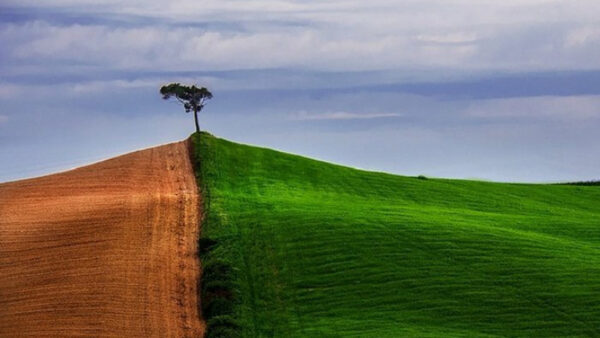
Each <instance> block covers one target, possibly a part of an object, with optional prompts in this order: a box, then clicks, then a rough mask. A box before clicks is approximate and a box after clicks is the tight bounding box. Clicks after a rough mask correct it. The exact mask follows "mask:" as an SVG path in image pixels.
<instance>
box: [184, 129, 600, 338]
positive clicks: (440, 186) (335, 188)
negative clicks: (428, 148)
mask: <svg viewBox="0 0 600 338" xmlns="http://www.w3.org/2000/svg"><path fill="white" fill-rule="evenodd" d="M193 138H194V141H195V143H196V156H197V160H198V161H199V166H198V167H199V168H200V170H199V171H200V172H199V175H201V177H202V182H203V183H204V184H205V186H204V189H205V191H206V192H207V193H208V194H209V195H210V196H209V198H210V201H209V203H210V205H209V215H208V216H207V221H206V223H205V224H204V228H203V235H204V236H207V237H210V238H212V239H216V240H218V241H219V245H218V246H217V247H216V249H215V250H214V255H215V256H218V257H220V258H222V259H225V260H226V261H227V262H228V264H230V265H231V266H232V267H233V269H234V271H235V275H234V276H235V277H234V285H235V289H236V291H237V294H238V297H239V304H238V306H237V307H236V316H237V318H238V320H239V323H240V325H241V328H242V333H243V334H244V335H245V336H272V335H275V336H312V337H314V336H372V337H397V336H399V335H412V336H431V337H440V336H493V335H502V336H506V335H508V336H531V335H533V336H558V335H573V336H592V335H594V336H599V335H600V246H599V244H600V189H599V188H598V187H586V186H561V185H525V184H499V183H486V182H475V181H462V180H443V179H427V180H422V179H417V178H412V177H403V176H394V175H389V174H383V173H374V172H365V171H359V170H355V169H350V168H346V167H342V166H337V165H332V164H328V163H324V162H319V161H314V160H310V159H306V158H303V157H299V156H294V155H289V154H284V153H280V152H276V151H272V150H268V149H262V148H256V147H250V146H245V145H239V144H235V143H231V142H228V141H225V140H222V139H218V138H215V137H212V136H210V135H208V134H202V136H199V135H197V134H196V135H194V136H193Z"/></svg>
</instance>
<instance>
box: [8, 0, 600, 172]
mask: <svg viewBox="0 0 600 338" xmlns="http://www.w3.org/2000/svg"><path fill="white" fill-rule="evenodd" d="M40 3H41V4H43V5H40ZM598 13H600V2H598V1H596V0H590V1H580V0H570V1H567V0H565V1H552V0H504V1H497V0H437V1H436V0H404V1H392V0H371V1H354V0H329V1H321V0H320V1H316V0H298V1H280V0H256V1H254V0H203V1H193V0H189V1H188V0H183V1H166V2H165V1H155V0H144V1H141V0H140V1H116V0H89V1H75V0H50V1H43V2H40V1H28V0H4V1H2V3H1V4H0V46H2V47H1V48H0V181H7V180H14V179H19V178H24V177H31V176H35V175H41V174H46V173H50V172H54V171H57V170H63V169H68V168H72V167H75V166H78V165H82V164H86V163H90V162H93V161H98V160H101V159H104V158H107V157H111V156H114V155H117V154H121V153H125V152H128V151H132V150H136V149H139V148H143V147H149V146H153V145H157V144H161V143H166V142H171V141H177V140H181V139H184V138H186V137H187V136H188V135H189V134H190V133H191V132H192V131H193V118H192V116H190V115H188V114H185V112H184V111H183V109H182V108H181V107H180V106H178V105H177V104H176V103H174V102H166V101H163V100H162V99H161V98H160V96H159V94H158V88H159V87H160V85H162V84H165V83H168V82H174V81H177V82H184V83H196V84H199V85H204V86H207V87H209V89H211V91H212V92H213V94H214V95H215V97H214V99H213V100H211V101H210V102H209V103H208V104H207V106H206V109H205V111H203V112H202V116H201V128H203V129H205V130H208V131H210V132H211V133H213V134H215V135H217V136H221V137H225V138H228V139H231V140H234V141H239V142H243V143H250V144H256V145H261V146H266V147H271V148H276V149H280V150H284V151H288V152H293V153H298V154H302V155H306V156H310V157H315V158H318V159H323V160H327V161H332V162H336V163H340V164H345V165H350V166H353V167H359V168H364V169H369V170H377V171H387V172H392V173H398V174H404V175H419V174H424V175H428V176H437V177H453V178H477V179H486V180H498V181H512V182H515V181H516V182H557V181H569V180H588V179H599V178H600V132H599V130H600V15H598Z"/></svg>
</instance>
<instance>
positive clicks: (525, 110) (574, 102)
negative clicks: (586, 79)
mask: <svg viewBox="0 0 600 338" xmlns="http://www.w3.org/2000/svg"><path fill="white" fill-rule="evenodd" d="M464 115H465V116H467V117H472V118H483V119H510V120H512V121H524V120H527V119H533V120H555V121H564V122H581V121H584V122H585V121H589V120H592V119H600V96H567V97H556V96H540V97H524V98H509V99H494V100H483V101H475V102H474V103H472V104H471V105H470V106H469V107H468V108H467V109H466V110H465V112H464Z"/></svg>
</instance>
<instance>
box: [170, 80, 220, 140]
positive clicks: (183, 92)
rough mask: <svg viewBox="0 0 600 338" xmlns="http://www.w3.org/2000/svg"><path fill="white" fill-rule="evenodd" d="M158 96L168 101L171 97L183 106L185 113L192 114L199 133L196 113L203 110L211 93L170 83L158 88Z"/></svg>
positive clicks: (201, 88) (194, 86)
mask: <svg viewBox="0 0 600 338" xmlns="http://www.w3.org/2000/svg"><path fill="white" fill-rule="evenodd" d="M160 94H161V95H162V97H163V99H165V100H168V99H170V98H171V97H174V98H175V99H177V101H178V102H179V103H181V104H182V105H183V108H184V109H185V112H186V113H189V112H191V111H192V112H194V122H195V124H196V132H199V131H200V126H199V125H198V112H199V111H201V110H202V108H204V104H205V103H206V101H207V100H210V99H212V97H213V95H212V93H211V92H210V91H209V90H208V89H206V88H205V87H197V86H196V85H192V86H186V85H182V84H180V83H171V84H168V85H165V86H162V87H161V88H160Z"/></svg>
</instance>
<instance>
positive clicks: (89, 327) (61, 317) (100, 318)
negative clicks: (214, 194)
mask: <svg viewBox="0 0 600 338" xmlns="http://www.w3.org/2000/svg"><path fill="white" fill-rule="evenodd" d="M186 145H187V143H185V142H180V143H174V144H169V145H165V146H160V147H156V148H152V149H147V150H142V151H138V152H134V153H131V154H127V155H124V156H120V157H117V158H114V159H110V160H107V161H104V162H101V163H97V164H93V165H90V166H87V167H82V168H79V169H75V170H72V171H68V172H64V173H60V174H55V175H50V176H44V177H40V178H35V179H29V180H23V181H17V182H11V183H5V184H0V336H2V337H17V336H24V335H26V336H38V337H39V336H118V337H151V336H152V337H158V336H160V337H166V336H171V337H192V336H193V337H199V336H201V335H202V333H203V331H204V325H203V323H202V322H201V320H200V319H199V316H198V307H197V304H198V302H197V299H196V298H197V296H196V295H197V293H196V286H197V280H198V275H199V262H198V259H197V258H196V255H195V252H196V245H197V238H198V231H199V229H198V217H199V216H198V215H199V205H200V203H199V196H198V193H197V187H196V182H195V178H194V174H193V171H192V168H191V164H190V161H189V158H188V149H187V146H186Z"/></svg>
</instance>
